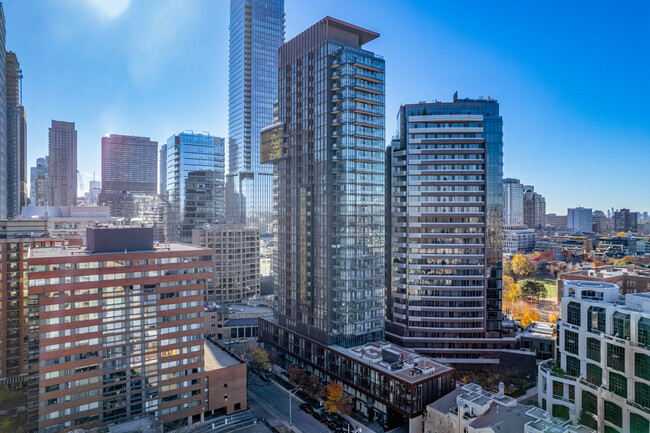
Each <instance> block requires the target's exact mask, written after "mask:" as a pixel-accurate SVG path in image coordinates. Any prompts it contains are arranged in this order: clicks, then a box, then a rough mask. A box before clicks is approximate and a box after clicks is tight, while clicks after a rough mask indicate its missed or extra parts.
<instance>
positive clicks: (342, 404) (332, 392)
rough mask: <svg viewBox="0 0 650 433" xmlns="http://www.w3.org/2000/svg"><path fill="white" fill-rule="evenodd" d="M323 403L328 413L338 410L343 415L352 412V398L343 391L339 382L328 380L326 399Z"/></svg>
mask: <svg viewBox="0 0 650 433" xmlns="http://www.w3.org/2000/svg"><path fill="white" fill-rule="evenodd" d="M323 405H324V406H325V409H326V410H327V412H328V413H336V412H339V413H341V414H343V415H349V414H350V413H352V398H351V397H350V396H349V395H347V394H346V393H345V389H344V388H343V385H341V384H340V383H336V382H330V384H329V386H328V387H327V400H325V402H324V403H323Z"/></svg>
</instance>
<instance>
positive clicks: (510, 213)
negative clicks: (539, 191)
mask: <svg viewBox="0 0 650 433" xmlns="http://www.w3.org/2000/svg"><path fill="white" fill-rule="evenodd" d="M523 224H524V186H523V185H522V184H521V182H519V179H511V178H508V179H503V225H504V226H520V225H523Z"/></svg>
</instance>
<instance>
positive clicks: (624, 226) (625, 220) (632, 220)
mask: <svg viewBox="0 0 650 433" xmlns="http://www.w3.org/2000/svg"><path fill="white" fill-rule="evenodd" d="M638 228H639V213H638V212H630V210H629V209H621V210H620V211H617V212H614V230H615V231H616V233H620V232H635V231H637V230H638Z"/></svg>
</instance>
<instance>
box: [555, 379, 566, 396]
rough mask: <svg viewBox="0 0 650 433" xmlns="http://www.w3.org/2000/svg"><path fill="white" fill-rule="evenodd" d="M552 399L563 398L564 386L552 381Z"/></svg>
mask: <svg viewBox="0 0 650 433" xmlns="http://www.w3.org/2000/svg"><path fill="white" fill-rule="evenodd" d="M553 397H564V384H563V383H562V382H556V381H553Z"/></svg>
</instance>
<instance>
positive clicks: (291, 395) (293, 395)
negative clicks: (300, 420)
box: [289, 388, 300, 427]
mask: <svg viewBox="0 0 650 433" xmlns="http://www.w3.org/2000/svg"><path fill="white" fill-rule="evenodd" d="M298 391H300V388H296V390H295V391H294V392H292V393H289V427H291V426H292V425H293V424H291V399H293V397H295V395H296V393H297V392H298Z"/></svg>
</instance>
